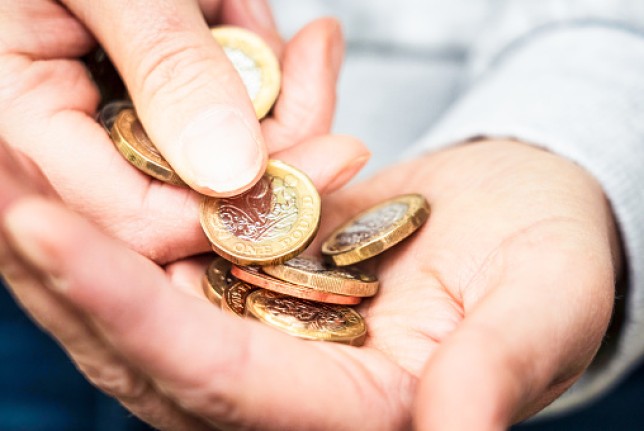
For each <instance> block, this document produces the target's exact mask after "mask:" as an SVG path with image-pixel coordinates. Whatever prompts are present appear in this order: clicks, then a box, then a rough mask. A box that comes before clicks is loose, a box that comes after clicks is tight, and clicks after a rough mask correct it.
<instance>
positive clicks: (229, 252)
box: [200, 160, 320, 266]
mask: <svg viewBox="0 0 644 431" xmlns="http://www.w3.org/2000/svg"><path fill="white" fill-rule="evenodd" d="M200 219H201V226H202V227H203V230H204V232H205V233H206V236H207V237H208V239H209V241H210V243H211V245H212V248H213V249H214V250H215V252H217V254H219V255H220V256H223V257H225V258H226V259H228V260H229V261H231V262H233V263H234V264H236V265H242V266H246V265H276V264H279V263H282V262H285V261H287V260H288V259H290V258H292V257H294V256H296V255H298V254H300V253H301V252H302V251H303V250H304V249H305V248H306V247H307V246H308V245H309V244H310V243H311V241H312V240H313V238H314V237H315V234H316V233H317V230H318V227H319V224H320V196H319V195H318V192H317V190H316V189H315V186H314V185H313V183H312V182H311V180H309V178H308V177H307V176H306V175H304V174H303V173H302V172H300V171H298V170H297V169H295V168H293V167H292V166H289V165H287V164H286V163H283V162H280V161H277V160H270V161H269V162H268V167H267V168H266V173H265V174H264V176H263V177H262V178H261V179H260V180H259V182H258V183H257V184H255V186H253V187H252V188H251V189H250V190H248V191H247V192H244V193H242V194H241V195H238V196H234V197H230V198H223V199H217V198H212V197H205V198H204V200H203V203H202V205H201V213H200Z"/></svg>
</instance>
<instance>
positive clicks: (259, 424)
mask: <svg viewBox="0 0 644 431" xmlns="http://www.w3.org/2000/svg"><path fill="white" fill-rule="evenodd" d="M2 148H3V149H2V151H0V184H2V186H1V187H0V222H1V226H2V230H1V232H2V234H1V235H2V238H0V239H1V240H0V244H1V245H0V270H1V271H2V273H3V274H4V275H5V277H6V280H7V282H8V284H9V287H10V289H11V291H12V292H13V294H14V295H15V297H16V299H17V300H18V301H19V302H20V303H21V304H22V306H23V307H24V308H25V309H26V310H27V312H28V313H30V315H31V316H32V317H33V318H34V319H35V320H36V321H37V322H38V323H39V324H40V325H41V326H42V327H43V328H45V330H47V331H49V332H50V333H51V335H52V336H53V337H55V338H56V339H57V340H58V341H59V342H60V344H61V346H62V347H63V348H64V349H65V350H66V351H67V352H68V354H69V355H70V357H71V358H72V359H73V360H74V361H75V362H76V364H77V365H78V367H79V369H80V370H81V371H82V372H83V373H84V374H85V375H86V376H87V378H88V379H89V380H90V381H91V382H93V383H94V384H95V385H96V386H97V387H99V388H100V389H102V390H104V391H106V392H107V393H109V394H111V395H113V396H115V397H116V398H117V399H119V400H120V401H121V402H122V403H123V405H125V406H126V407H127V408H128V409H130V410H131V411H132V412H133V413H134V414H136V415H138V416H139V417H141V418H142V419H143V420H146V421H148V422H149V423H151V424H152V425H153V426H156V427H158V428H160V429H168V430H184V429H185V430H188V429H189V430H200V429H212V428H213V427H215V426H216V427H221V428H222V429H237V428H242V429H267V430H273V429H274V430H284V429H294V430H295V429H310V430H316V429H320V430H328V429H334V430H342V429H347V430H350V429H351V430H352V429H370V430H378V429H382V430H393V429H410V428H412V427H414V428H416V429H423V430H425V429H427V430H435V429H441V430H471V429H477V430H500V429H504V428H506V427H507V426H509V425H510V424H511V423H513V422H515V421H517V420H520V419H522V418H525V417H527V416H529V415H531V414H534V413H535V412H537V411H539V410H540V409H541V408H543V407H544V406H545V405H547V404H548V403H550V402H551V401H552V400H553V399H555V398H556V397H557V396H558V395H560V394H561V393H562V392H563V391H564V390H565V389H566V388H568V387H569V386H570V385H571V384H572V383H573V382H574V381H575V380H576V379H577V378H578V377H579V376H580V375H581V373H583V371H584V370H585V368H586V367H587V366H588V364H589V363H590V361H591V360H592V358H593V356H594V354H595V353H596V351H597V349H598V348H599V345H600V342H601V340H602V337H603V336H604V333H605V331H606V327H607V325H608V322H609V319H610V315H611V310H612V306H613V297H614V284H615V279H616V277H617V275H618V274H619V270H620V262H621V257H620V254H619V244H618V241H617V234H616V229H615V226H614V222H613V218H612V214H611V210H610V207H609V205H608V203H607V200H606V198H605V197H604V195H603V192H602V190H601V188H600V186H599V185H598V184H597V182H596V181H595V180H594V179H593V178H592V177H591V176H590V175H589V174H588V173H587V172H585V171H584V170H583V169H581V168H580V167H578V166H576V165H574V164H573V163H571V162H569V161H567V160H565V159H563V158H561V157H559V156H556V155H553V154H550V153H548V152H546V151H542V150H540V149H538V148H535V147H532V146H529V145H527V144H523V143H517V142H510V141H490V140H488V141H478V142H475V143H469V144H463V145H460V146H455V147H452V148H449V149H445V150H442V151H440V152H436V153H432V154H428V155H425V156H423V157H419V158H417V159H415V160H412V161H409V162H406V163H404V164H399V165H395V166H392V167H390V168H388V169H387V170H385V171H382V172H380V173H379V174H377V175H376V176H375V177H373V178H372V179H369V180H366V181H364V182H362V183H360V184H357V185H354V186H352V187H349V188H347V189H343V190H340V191H338V192H337V193H334V194H332V195H330V196H328V197H327V198H325V199H324V200H323V215H322V227H321V232H320V236H319V237H320V238H323V237H324V235H325V234H327V233H329V232H330V231H331V230H332V229H333V228H334V227H335V226H336V225H337V224H339V223H340V222H342V221H344V220H346V219H347V218H349V217H350V216H352V215H354V214H356V213H357V212H359V211H361V210H363V209H365V208H367V207H369V206H371V205H372V204H374V203H377V202H379V201H381V200H384V199H387V198H389V197H392V196H394V195H397V194H401V193H409V192H414V193H421V194H423V195H424V196H426V197H427V199H428V201H429V203H430V205H431V215H430V218H429V220H428V222H427V223H426V224H425V225H424V226H423V227H422V228H421V229H420V230H419V231H418V232H417V233H416V234H415V235H414V236H413V237H411V238H409V239H407V240H406V241H405V242H403V243H401V244H400V245H398V246H397V247H396V248H395V249H392V250H390V251H387V252H386V253H384V254H383V255H382V256H380V257H378V258H376V259H374V262H373V269H374V270H375V271H376V273H377V275H378V277H379V279H380V283H381V289H380V292H379V293H378V295H377V296H376V297H374V298H373V299H369V300H366V301H364V303H363V304H361V305H360V307H359V310H360V312H361V313H362V314H363V315H364V316H365V319H366V322H367V325H368V328H369V329H368V331H369V332H368V336H367V340H366V343H365V345H364V346H363V347H360V348H356V347H349V346H344V345H338V344H332V343H323V342H310V341H302V340H299V339H294V338H291V337H288V336H286V335H284V334H282V333H279V332H277V331H274V330H272V329H271V328H268V327H264V326H262V325H260V324H259V323H258V322H254V321H249V320H242V319H236V318H234V317H233V316H230V315H227V314H225V313H222V312H221V311H220V310H218V309H217V308H215V307H213V306H212V305H211V304H210V303H209V302H208V301H207V299H206V298H205V297H204V296H203V294H202V292H201V289H200V284H199V283H200V278H201V276H202V274H203V271H204V267H205V265H206V264H207V263H208V260H209V258H207V257H201V258H193V259H188V260H183V261H180V262H176V263H173V264H171V265H167V266H165V267H160V266H158V265H157V264H155V263H154V262H152V261H150V260H149V259H147V258H145V257H144V256H142V255H140V254H138V253H136V252H135V251H132V250H131V249H129V248H128V247H127V246H126V245H125V244H123V243H122V242H120V241H119V240H116V239H114V238H112V237H110V236H109V235H106V234H105V233H103V232H101V231H100V229H99V228H97V227H96V226H95V225H93V224H92V223H90V222H88V221H86V220H85V219H83V218H82V217H81V216H79V215H77V214H75V213H73V212H72V211H70V210H69V209H67V208H65V207H64V206H63V205H62V204H61V203H60V202H59V201H57V199H56V197H55V195H54V193H53V192H51V191H49V192H48V190H49V188H48V186H47V183H46V180H45V179H44V178H42V177H41V176H39V175H38V173H37V170H36V169H34V168H33V167H31V168H29V165H28V163H26V162H25V161H24V158H21V160H22V162H21V163H16V162H15V159H12V156H11V154H10V152H9V151H8V149H7V148H6V147H2ZM13 157H14V158H15V157H16V156H13ZM24 166H27V168H23V167H24ZM314 247H316V245H314ZM314 249H315V248H314ZM142 304H144V305H145V306H141V305H142Z"/></svg>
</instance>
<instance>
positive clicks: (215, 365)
mask: <svg viewBox="0 0 644 431" xmlns="http://www.w3.org/2000/svg"><path fill="white" fill-rule="evenodd" d="M53 226H55V227H56V228H55V229H52V227H53ZM4 227H5V231H6V232H7V236H8V238H9V244H11V245H12V246H13V250H14V251H15V252H16V253H18V254H19V255H20V257H21V258H23V259H25V260H26V261H27V262H28V263H29V265H31V267H32V268H33V269H34V270H35V271H38V272H39V273H40V274H41V275H42V277H43V279H45V280H47V282H46V285H47V287H49V288H51V289H54V291H55V292H57V294H58V295H61V297H62V298H64V299H65V300H68V301H69V302H70V303H71V304H72V305H73V306H74V307H76V308H78V309H79V310H81V311H82V312H83V313H84V314H85V315H86V316H91V319H92V322H93V325H95V327H96V328H97V331H98V332H99V334H100V336H101V337H102V338H104V339H105V340H107V342H108V343H109V345H111V346H113V348H115V349H116V350H117V351H118V352H120V354H121V355H122V356H123V357H124V358H125V359H126V360H127V361H128V363H130V364H132V365H133V366H134V367H136V368H138V369H140V370H144V371H145V373H146V375H147V376H149V378H150V379H152V380H153V381H154V384H155V386H156V387H159V388H161V390H162V391H163V393H165V394H168V396H169V397H170V398H172V399H173V400H175V401H176V402H177V403H178V404H179V405H180V406H181V408H182V409H184V410H185V411H190V412H194V413H196V414H198V415H200V416H203V417H205V418H208V419H210V420H211V421H213V422H214V423H217V424H231V425H236V426H245V427H248V428H259V427H261V428H268V429H315V428H319V429H354V428H355V427H353V426H352V425H350V424H356V423H360V424H364V425H365V428H366V429H392V428H394V427H395V426H398V427H399V426H400V421H403V420H405V418H406V417H407V415H408V410H406V409H408V400H407V398H406V395H404V394H407V393H408V392H409V391H410V390H411V387H412V385H413V381H412V379H410V378H409V377H408V376H406V374H404V373H402V372H400V371H399V370H398V369H397V367H395V366H394V365H393V364H391V363H390V362H389V361H388V360H387V359H386V358H384V357H382V356H380V355H379V354H375V353H373V354H369V353H362V351H361V350H358V349H352V348H348V347H347V348H343V347H342V346H327V345H325V344H324V343H322V344H316V343H306V342H302V341H301V340H295V339H292V338H290V337H287V336H285V335H283V334H280V333H277V332H276V331H273V330H270V329H268V328H265V327H263V326H259V325H258V324H256V323H252V322H248V321H242V320H238V319H236V318H234V317H232V316H228V315H224V314H222V313H220V312H218V311H217V310H215V309H214V308H213V307H212V305H211V304H208V303H206V302H205V301H203V300H200V299H197V298H195V297H194V296H193V295H186V294H184V293H182V292H180V291H179V290H175V289H172V288H171V286H169V285H168V283H167V279H166V278H165V277H164V274H163V272H162V271H161V270H160V269H159V268H158V267H156V266H155V265H153V264H152V263H151V262H150V261H147V260H146V259H144V258H142V257H141V256H139V255H136V254H135V253H133V252H131V251H130V250H129V249H127V248H125V247H123V246H121V245H120V244H119V243H117V242H115V241H114V240H112V239H110V238H107V237H105V236H104V235H102V234H101V233H100V232H98V231H96V229H94V228H93V227H92V226H91V225H89V224H88V223H87V222H85V221H84V220H82V219H80V218H79V217H78V216H76V215H74V214H71V213H69V212H67V211H65V210H64V209H62V208H60V207H59V206H57V205H55V204H52V203H50V202H46V201H43V200H38V199H23V200H21V201H19V202H17V203H15V204H13V205H12V206H11V207H10V209H9V210H8V212H7V213H6V215H5V217H4ZM371 373H377V374H378V378H370V377H368V376H370V375H371ZM356 376H360V377H358V378H356ZM302 382H306V384H305V385H303V384H302ZM304 398H306V399H307V402H306V403H301V402H300V401H301V400H302V399H304ZM401 398H403V399H401ZM329 405H334V406H335V407H334V409H332V410H329V409H328V406H329ZM294 406H295V407H294ZM403 406H404V407H405V408H404V409H403V408H402V407H403Z"/></svg>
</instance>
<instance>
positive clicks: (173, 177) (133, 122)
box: [110, 108, 186, 187]
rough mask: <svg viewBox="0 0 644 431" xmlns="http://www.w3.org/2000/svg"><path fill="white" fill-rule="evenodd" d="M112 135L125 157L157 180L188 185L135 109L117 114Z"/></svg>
mask: <svg viewBox="0 0 644 431" xmlns="http://www.w3.org/2000/svg"><path fill="white" fill-rule="evenodd" d="M110 135H111V136H112V141H113V142H114V145H115V146H116V148H117V149H118V150H119V152H120V153H121V154H122V155H123V157H125V158H126V159H127V161H129V162H130V163H131V164H132V165H134V166H135V167H137V168H138V169H139V170H141V171H143V172H144V173H146V174H148V175H150V176H151V177H154V178H156V179H157V180H160V181H163V182H166V183H170V184H173V185H175V186H184V187H185V186H186V184H185V183H184V182H183V180H182V179H181V178H180V177H179V175H177V173H176V172H175V171H174V169H172V167H170V164H169V163H168V162H167V161H166V160H165V159H164V158H163V156H162V155H161V153H159V150H157V148H156V147H155V146H154V144H153V143H152V141H151V140H150V138H149V137H148V135H147V133H145V130H144V129H143V125H142V124H141V122H140V121H139V118H138V117H137V115H136V112H134V109H130V108H128V109H123V110H121V111H120V112H119V113H118V114H117V115H116V119H115V120H114V123H113V124H112V130H111V133H110Z"/></svg>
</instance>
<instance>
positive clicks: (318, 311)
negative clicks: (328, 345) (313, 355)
mask: <svg viewBox="0 0 644 431" xmlns="http://www.w3.org/2000/svg"><path fill="white" fill-rule="evenodd" d="M246 315H250V316H253V317H255V318H257V319H259V320H260V321H261V322H263V323H266V324H268V325H270V326H272V327H274V328H276V329H278V330H280V331H282V332H286V333H287V334H290V335H294V336H296V337H300V338H304V339H307V340H319V341H334V342H337V343H345V344H350V345H353V346H360V345H362V344H363V343H364V340H365V336H366V334H367V325H366V324H365V321H364V319H363V318H362V316H361V315H360V314H359V313H358V312H357V311H355V310H354V309H352V308H349V307H344V306H342V305H331V304H322V303H319V302H312V301H307V300H305V299H299V298H293V297H291V296H288V295H282V294H280V293H276V292H271V291H269V290H264V289H259V290H256V291H255V292H253V293H251V294H250V295H248V297H247V298H246Z"/></svg>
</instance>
